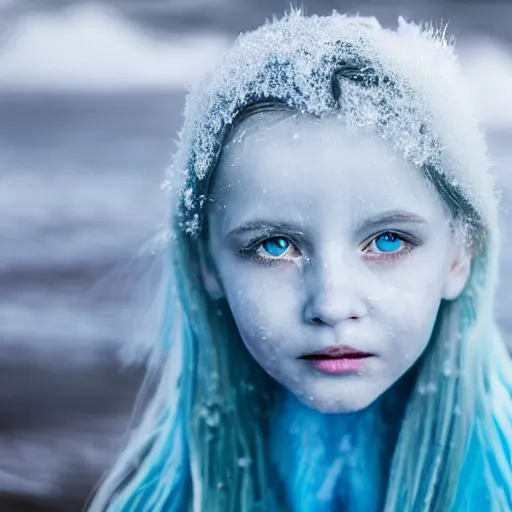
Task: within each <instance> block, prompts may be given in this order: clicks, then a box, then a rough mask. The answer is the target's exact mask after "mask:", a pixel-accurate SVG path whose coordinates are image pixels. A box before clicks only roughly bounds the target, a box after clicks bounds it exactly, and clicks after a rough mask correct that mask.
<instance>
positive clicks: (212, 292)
mask: <svg viewBox="0 0 512 512" xmlns="http://www.w3.org/2000/svg"><path fill="white" fill-rule="evenodd" d="M198 247H199V267H200V270H201V279H202V281H203V284H204V287H205V289H206V291H207V293H208V295H209V296H210V298H211V299H213V300H219V299H221V298H222V297H224V290H223V289H222V285H221V283H220V279H219V277H218V275H217V272H216V269H215V265H214V263H213V261H212V259H211V257H210V254H209V252H208V249H207V247H206V242H205V241H204V240H201V241H200V242H199V244H198Z"/></svg>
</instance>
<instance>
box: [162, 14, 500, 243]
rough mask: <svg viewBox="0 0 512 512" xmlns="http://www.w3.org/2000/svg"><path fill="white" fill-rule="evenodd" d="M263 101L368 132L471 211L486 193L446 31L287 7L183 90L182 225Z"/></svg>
mask: <svg viewBox="0 0 512 512" xmlns="http://www.w3.org/2000/svg"><path fill="white" fill-rule="evenodd" d="M351 73H352V74H351ZM261 101H276V102H280V103H282V104H285V105H286V106H288V107H290V108H292V109H295V110H296V111H298V112H299V113H300V112H302V113H309V114H313V115H315V116H318V117H322V116H327V115H337V116H338V117H339V118H340V122H344V123H345V124H346V125H347V126H348V128H349V129H353V130H359V129H366V130H371V131H374V132H376V133H377V134H378V135H380V136H381V137H382V138H384V139H385V140H386V141H387V142H388V143H390V144H391V146H392V147H393V149H394V150H395V151H397V152H398V153H400V154H402V155H403V156H404V157H405V158H406V159H407V160H408V161H410V162H411V163H413V164H414V165H415V166H417V167H428V168H429V169H435V170H436V172H437V173H444V177H443V179H445V180H446V181H450V182H452V183H453V186H454V187H457V188H459V189H460V190H462V191H463V195H465V196H467V197H468V198H471V199H470V202H471V203H472V204H474V205H475V207H476V209H477V211H479V210H484V209H485V206H484V205H485V201H484V199H483V198H485V197H488V195H489V193H491V195H492V190H489V183H490V180H488V179H486V178H482V174H485V172H486V171H487V169H488V168H489V163H488V159H487V151H486V147H485V142H484V140H483V137H482V135H481V133H480V131H479V129H478V125H477V123H476V121H475V119H474V118H473V114H472V109H471V106H470V101H469V95H468V93H467V91H466V90H465V88H464V85H463V79H462V76H461V73H460V70H459V67H458V65H457V63H456V61H455V55H454V51H453V48H452V46H451V44H449V43H448V41H447V40H446V38H445V36H444V33H442V32H440V31H438V30H435V29H433V28H432V27H426V28H424V27H419V26H417V25H412V24H407V23H406V22H405V21H404V20H403V19H400V20H399V27H398V31H396V32H395V31H392V30H388V29H383V28H382V27H381V26H380V25H379V23H378V22H377V21H376V20H375V19H374V18H362V17H349V16H344V15H340V14H337V13H334V14H333V15H332V16H329V17H321V16H311V17H306V16H304V15H303V14H302V12H301V11H298V10H294V11H292V12H291V13H290V14H288V15H286V16H285V17H283V18H282V19H280V20H275V21H273V22H272V23H267V24H265V25H264V26H262V27H260V28H259V29H257V30H255V31H253V32H249V33H247V34H243V35H241V36H239V38H238V39H237V41H236V42H235V44H234V46H233V48H232V49H231V50H230V51H229V52H228V53H227V54H226V55H225V57H224V59H223V61H222V62H221V64H220V66H219V68H218V69H217V70H215V71H214V72H213V73H212V74H210V75H209V76H207V77H205V79H204V80H203V81H202V82H201V83H199V84H198V85H197V86H196V87H195V88H194V89H193V90H192V92H191V94H190V95H189V97H188V98H187V103H186V108H185V114H184V115H185V124H184V127H183V130H182V132H181V134H180V144H179V150H178V153H177V154H176V157H175V160H174V163H173V166H172V173H174V178H176V177H177V176H181V178H182V179H183V180H184V184H183V187H182V189H181V193H180V197H179V199H178V200H179V202H178V206H177V219H178V223H179V227H180V228H181V229H183V230H185V231H186V232H187V233H188V234H190V235H192V236H196V235H197V234H198V232H199V230H200V228H201V221H202V218H201V217H202V212H203V210H204V208H203V207H204V205H205V202H206V194H207V189H208V183H209V179H210V175H211V173H212V171H213V169H214V167H215V165H216V163H217V161H218V157H219V154H220V152H221V149H222V145H223V144H224V140H225V137H226V134H227V133H228V132H229V130H230V127H231V126H232V124H233V122H234V121H235V119H236V116H237V114H238V113H239V112H240V111H241V110H242V109H244V108H247V106H250V105H251V104H254V103H258V102H261ZM482 171H484V172H482ZM174 178H172V177H171V178H170V179H174ZM491 188H492V187H491ZM482 213H484V217H485V212H482Z"/></svg>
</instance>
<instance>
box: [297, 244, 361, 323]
mask: <svg viewBox="0 0 512 512" xmlns="http://www.w3.org/2000/svg"><path fill="white" fill-rule="evenodd" d="M316 266H317V268H316V271H313V272H312V273H311V274H312V275H311V277H310V279H309V283H308V284H309V286H307V288H308V293H307V299H306V302H305V305H304V320H305V321H306V322H307V323H311V324H315V325H328V326H331V327H334V326H336V325H337V324H339V323H341V322H345V321H347V320H358V319H361V318H363V317H365V316H366V315H367V307H366V304H365V301H364V299H363V297H362V293H361V291H362V290H361V289H360V288H361V285H362V283H360V282H359V278H360V277H361V276H359V275H358V272H357V270H356V269H354V268H353V267H351V266H350V265H348V264H347V262H343V261H342V260H341V258H339V253H338V259H337V261H334V262H330V263H317V265H316Z"/></svg>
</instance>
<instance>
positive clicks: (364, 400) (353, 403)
mask: <svg viewBox="0 0 512 512" xmlns="http://www.w3.org/2000/svg"><path fill="white" fill-rule="evenodd" d="M297 398H298V399H299V400H300V401H301V402H302V403H303V404H304V405H307V406H308V407H310V408H311V409H314V410H315V411H318V412H321V413H323V414H349V413H352V412H359V411H362V410H363V409H366V408H367V407H369V406H370V405H371V404H373V403H374V402H375V400H377V398H378V397H377V396H368V397H358V398H354V397H350V398H347V399H346V400H344V399H333V398H332V397H318V396H311V395H308V396H297Z"/></svg>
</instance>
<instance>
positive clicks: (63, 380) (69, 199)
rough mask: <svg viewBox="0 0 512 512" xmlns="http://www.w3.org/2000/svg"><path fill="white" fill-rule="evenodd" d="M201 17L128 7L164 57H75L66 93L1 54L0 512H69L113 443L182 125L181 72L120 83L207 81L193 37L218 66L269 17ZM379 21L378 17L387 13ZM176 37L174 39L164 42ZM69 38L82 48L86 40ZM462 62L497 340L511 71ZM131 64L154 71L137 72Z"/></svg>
mask: <svg viewBox="0 0 512 512" xmlns="http://www.w3.org/2000/svg"><path fill="white" fill-rule="evenodd" d="M178 4H179V5H178ZM205 4H206V2H205V1H202V2H193V3H190V4H187V5H185V4H184V3H180V2H177V3H173V5H174V7H173V8H174V9H175V11H174V12H175V13H176V12H177V13H178V14H179V16H178V18H176V17H172V16H168V14H166V13H168V12H169V10H172V9H171V8H170V7H166V8H165V9H164V7H162V9H163V10H162V12H163V13H164V11H165V13H164V14H165V16H164V15H162V16H163V18H162V19H165V20H170V21H168V22H166V23H164V22H163V21H162V20H161V21H160V22H158V21H157V18H158V16H157V15H156V14H155V12H158V11H157V9H156V8H155V10H154V11H151V9H149V8H146V9H144V8H143V7H141V6H142V4H137V3H136V2H132V3H131V4H128V3H127V5H131V6H132V8H131V10H130V8H129V7H126V8H125V11H124V15H125V17H126V19H130V20H138V21H139V22H141V23H142V26H144V27H146V30H150V31H149V32H148V34H151V35H152V37H157V36H158V38H160V37H161V35H162V34H163V29H164V27H167V30H168V31H170V32H171V36H172V37H170V39H169V41H170V42H169V43H168V45H167V46H165V45H164V46H162V47H160V46H158V48H164V47H165V48H167V49H166V50H165V51H164V50H158V49H155V48H157V47H156V46H155V44H156V43H155V42H154V41H155V40H156V39H147V37H148V35H147V34H146V35H144V36H142V35H140V34H139V35H133V39H132V41H133V45H134V46H133V53H131V54H130V55H132V57H133V59H131V58H125V59H124V62H125V64H126V63H127V64H126V66H128V67H125V68H123V69H125V74H124V75H122V74H121V75H116V73H115V72H109V71H108V69H107V68H108V66H102V65H100V64H98V63H97V62H96V61H98V60H101V59H99V57H98V55H97V54H93V53H91V54H87V53H84V54H83V56H82V58H83V60H84V61H86V63H87V65H86V67H87V73H85V74H81V75H80V76H79V79H77V73H79V72H78V71H77V70H76V69H75V68H72V67H71V68H70V65H71V62H72V61H69V62H68V63H67V64H66V66H67V67H66V66H63V67H62V68H61V69H60V71H59V73H61V74H60V75H58V80H53V81H52V79H51V76H50V75H49V74H48V69H50V70H51V68H45V67H44V66H43V65H42V64H41V65H37V66H36V65H35V61H36V60H37V59H36V58H35V57H32V62H34V65H26V66H25V67H23V66H22V65H21V64H20V63H23V62H25V61H24V60H23V59H24V56H26V55H32V56H34V55H36V56H37V52H36V50H35V48H36V46H32V47H31V48H32V49H31V50H30V47H29V45H27V46H24V45H25V43H23V44H21V43H19V44H18V43H17V44H18V46H13V47H12V48H14V49H13V50H12V53H10V54H7V53H4V54H2V53H0V84H2V78H5V81H6V83H7V84H8V85H9V88H8V89H5V88H4V89H3V92H2V94H1V95H0V112H1V115H0V166H1V167H0V168H1V172H0V239H1V240H2V242H3V243H2V251H1V252H0V347H1V350H0V365H1V369H0V410H1V411H2V414H1V415H0V461H1V462H0V496H1V497H3V498H0V499H3V501H0V509H1V510H43V509H44V508H42V507H44V506H45V505H46V507H47V510H53V511H56V510H58V509H59V507H60V508H61V509H62V510H66V511H70V510H79V509H80V505H81V503H82V502H83V500H84V498H85V496H86V495H87V494H88V493H89V492H90V490H91V489H92V487H93V485H94V482H95V481H96V480H97V478H98V476H99V475H100V474H101V473H102V472H103V471H104V470H105V469H106V467H107V466H108V464H109V463H110V462H111V460H112V459H113V457H114V456H115V454H116V452H117V451H118V450H119V448H120V445H121V443H122V441H123V438H124V433H125V431H126V425H127V422H128V419H129V414H130V409H131V406H132V402H133V400H134V397H135V392H136V389H137V387H138V385H139V383H140V379H141V376H142V369H141V368H140V367H130V368H126V369H124V370H122V371H120V366H119V360H120V358H119V349H120V348H122V347H126V346H136V345H144V344H147V343H150V342H151V340H152V335H153V333H154V323H153V322H152V319H154V316H152V314H153V313H152V311H153V310H151V309H148V316H147V317H146V316H144V315H141V314H140V313H138V312H139V311H140V307H139V304H140V302H141V301H143V302H144V304H145V305H147V304H149V305H151V303H150V301H148V299H150V298H151V293H152V285H154V284H155V283H156V282H157V280H158V266H159V263H160V262H159V259H158V257H157V256H152V255H151V253H147V254H145V255H144V256H141V257H139V258H138V259H137V260H136V264H133V262H132V263H131V264H130V260H131V259H132V258H133V257H134V256H136V255H137V252H138V250H139V249H140V247H141V245H143V244H144V243H145V242H146V241H147V240H148V239H150V238H151V237H152V236H153V235H154V234H155V233H156V232H157V231H158V228H159V225H160V223H161V222H162V221H164V220H165V202H164V194H163V193H162V192H161V190H160V182H161V180H162V178H163V173H164V170H165V168H166V166H167V165H168V163H169V160H170V155H171V154H172V151H173V148H174V142H173V140H174V138H175V137H176V131H177V129H178V128H179V126H180V123H181V121H180V112H181V109H182V106H183V100H184V89H183V88H184V86H185V85H186V84H187V83H188V82H189V81H191V80H193V79H194V77H195V76H196V75H195V73H196V71H195V70H194V69H192V71H186V72H184V71H183V69H179V70H176V71H175V72H173V70H172V68H173V66H172V65H169V64H167V68H169V69H167V68H166V71H165V72H161V73H160V74H158V73H156V74H153V75H150V77H149V78H147V79H135V78H133V76H132V75H133V74H134V73H135V72H136V71H137V70H138V71H140V70H144V69H148V68H151V67H155V66H157V65H158V66H163V64H164V63H169V62H173V63H174V62H175V60H174V59H175V57H173V55H174V56H176V55H181V57H180V59H181V60H180V61H179V62H177V65H176V68H178V67H180V66H181V68H183V62H184V60H183V59H185V58H186V59H188V60H189V61H190V62H194V63H195V62H196V61H194V59H195V58H197V59H201V58H202V60H198V61H197V67H206V66H207V65H208V62H207V60H208V59H209V58H210V57H208V59H205V58H204V56H203V57H201V55H202V52H203V50H202V49H201V48H204V46H200V45H199V46H194V45H190V37H189V36H190V33H192V32H190V31H191V30H192V29H193V30H196V31H197V30H201V31H202V32H201V33H203V34H207V35H206V36H205V37H206V39H205V41H207V37H209V35H208V34H209V33H207V32H205V27H210V29H211V28H212V26H213V27H214V28H215V31H216V33H215V34H214V35H213V36H212V37H213V39H212V41H214V45H215V44H216V45H218V46H217V47H216V48H217V50H215V52H218V51H219V49H220V48H221V47H222V45H223V44H224V43H223V41H229V40H230V38H232V37H233V34H234V33H235V32H236V30H239V29H241V28H249V26H248V25H251V26H254V25H255V24H257V23H256V21H255V20H256V19H258V23H259V22H260V20H259V18H261V17H262V16H263V13H265V15H267V16H268V15H269V14H270V13H271V12H272V11H273V9H271V8H270V7H268V6H265V4H264V3H263V4H261V3H256V2H248V3H247V5H246V6H244V7H243V8H242V7H240V6H239V4H236V6H235V4H233V2H227V1H222V2H220V1H213V0H212V2H210V3H209V4H208V5H210V7H211V6H217V7H218V11H219V12H220V13H222V12H228V11H229V9H231V11H230V12H231V14H230V16H231V17H230V18H229V19H228V21H225V20H224V21H219V20H220V15H217V17H216V15H215V14H212V13H214V12H216V11H215V9H210V10H209V11H204V12H203V11H202V9H203V8H204V6H205ZM286 4H287V5H288V3H286ZM13 5H14V4H13ZM20 5H21V4H20ZM23 5H27V6H28V5H29V4H28V3H26V4H23ZM145 5H146V4H145ZM154 5H156V3H155V4H154ZM162 5H163V4H162ZM453 5H454V4H450V8H451V9H452V10H453V9H454V7H453ZM496 5H498V4H497V3H493V4H485V6H487V7H485V6H484V4H478V3H476V4H471V6H468V9H469V14H468V13H467V12H466V14H464V16H461V21H459V23H458V26H459V27H461V28H460V30H461V33H464V32H466V33H472V31H474V30H475V26H476V25H477V22H478V19H479V18H478V16H480V19H483V20H487V19H493V20H495V22H494V23H495V25H493V27H494V26H496V27H498V29H499V27H501V26H502V25H503V23H505V21H504V18H503V17H502V16H501V15H500V12H502V11H499V12H498V11H496V10H495V11H494V13H493V11H492V10H493V9H497V8H496ZM180 6H181V7H180ZM327 7H328V2H322V3H321V5H320V6H319V10H320V11H322V10H323V11H324V12H325V11H326V10H327ZM484 7H485V8H484ZM284 8H286V6H283V8H282V9H280V10H279V11H282V10H284ZM429 8H430V9H431V10H430V11H428V9H429ZM504 8H505V9H508V7H507V6H505V7H504ZM166 9H167V10H166ZM378 9H380V11H381V12H382V11H383V10H384V8H382V7H379V8H378ZM405 9H409V10H411V9H410V8H408V7H405ZM416 9H418V8H416ZM422 9H425V10H426V11H427V12H431V13H432V16H435V17H438V16H437V14H436V13H437V12H439V10H440V7H439V4H435V5H434V4H433V3H431V4H430V5H426V7H425V6H424V7H422ZM309 10H310V11H311V10H312V9H309ZM365 10H370V8H369V7H366V6H365ZM13 12H14V11H12V12H11V14H12V13H13ZM83 12H85V13H86V14H85V16H86V18H80V16H79V17H78V18H75V22H76V23H78V22H80V20H82V21H84V20H85V21H84V24H83V26H89V25H88V23H89V22H90V20H91V19H93V20H94V19H95V18H94V17H96V18H97V19H101V20H103V21H102V23H103V22H105V23H106V21H105V18H104V17H103V14H102V11H101V10H96V11H94V10H92V11H91V10H88V11H83ZM503 12H504V11H503ZM201 13H202V14H201ZM475 13H476V14H475ZM482 13H485V16H484V14H482ZM497 13H498V14H497ZM75 14H76V13H75ZM252 14H254V18H250V16H249V15H252ZM384 15H385V16H388V17H391V14H390V10H389V9H388V10H387V11H386V13H385V14H384ZM87 16H89V18H87ZM91 17H92V18H91ZM98 17H99V18H98ZM97 19H96V21H97ZM176 19H178V20H181V22H180V23H178V22H177V21H176ZM77 20H78V21H77ZM87 20H89V21H87ZM172 20H174V21H172ZM212 20H213V21H212ZM250 20H254V21H250ZM122 23H124V22H121V21H119V20H117V19H115V21H113V25H112V27H114V28H115V29H116V30H117V32H116V31H115V30H111V31H110V33H109V34H108V37H109V38H110V39H108V41H110V42H111V43H112V45H113V46H112V49H111V50H109V48H105V49H104V51H105V53H106V54H108V53H109V51H111V55H114V56H115V55H116V54H119V51H120V48H121V47H122V45H121V46H120V45H119V41H121V42H124V41H126V40H127V39H126V38H127V37H128V36H127V35H126V34H129V33H130V32H129V30H128V29H126V31H125V28H126V27H125V26H124V25H123V24H122ZM215 23H217V25H215ZM486 23H487V22H486ZM487 24H488V23H487ZM79 25H80V23H78V25H77V26H79ZM178 25H179V28H180V31H181V32H180V33H179V34H178V33H174V29H175V28H176V27H178ZM456 25H457V24H456ZM483 25H485V23H484V24H483ZM41 26H42V27H43V30H42V32H41V34H43V35H44V34H46V36H47V38H46V39H47V40H46V43H45V44H46V45H47V46H46V49H45V51H47V52H48V54H51V52H52V51H53V50H55V49H56V48H59V47H63V46H64V44H65V43H66V42H67V41H68V40H69V47H70V48H72V45H73V44H74V43H73V39H72V37H71V36H72V34H73V31H70V29H69V27H67V28H65V27H63V28H62V30H63V33H62V37H61V36H59V34H58V33H55V34H54V39H48V37H49V34H50V33H49V32H45V27H48V26H49V25H44V23H43V25H39V28H41ZM50 26H53V27H55V25H50ZM102 26H105V27H106V26H107V25H102ZM507 26H508V25H507ZM119 27H123V28H119ZM484 28H486V27H485V26H484ZM498 29H497V30H498ZM84 30H85V32H83V34H85V35H83V38H82V39H81V41H82V43H83V42H84V41H86V40H88V39H87V38H88V37H89V36H88V35H87V34H88V32H87V30H86V29H84ZM104 30H105V31H106V32H108V30H107V28H105V29H104ZM130 30H133V29H130ZM176 30H177V29H176ZM77 31H78V29H77ZM120 31H121V32H120ZM123 31H124V32H123ZM498 31H499V30H498ZM119 34H121V36H120V35H119ZM219 34H220V35H219ZM25 35H26V37H28V35H27V34H25ZM29 35H30V34H29ZM36 35H37V34H36ZM50 35H51V34H50ZM64 36H65V37H64ZM31 37H32V36H31ZM52 37H53V36H52ZM105 37H107V35H106V36H105ZM66 38H68V39H66ZM145 38H146V39H145ZM180 38H181V39H180ZM158 40H160V39H158ZM34 41H35V42H34V43H33V44H34V45H35V44H36V42H37V41H39V39H37V37H34ZM66 44H67V43H66ZM105 44H108V43H105ZM158 44H160V43H158ZM144 45H145V46H144ZM180 45H181V46H180ZM169 48H171V49H169ZM180 48H181V49H184V50H183V53H180V51H179V50H180ZM467 48H468V50H467V52H466V54H465V55H466V58H467V67H468V70H469V71H468V73H469V72H471V73H472V75H471V76H472V80H473V83H474V84H475V90H479V91H480V93H479V94H481V95H482V96H481V98H483V100H482V101H480V102H479V105H480V108H482V109H483V110H482V112H483V113H484V116H487V119H486V121H487V124H488V126H489V140H490V149H491V154H492V156H493V158H494V160H495V163H496V171H497V174H498V179H499V185H500V187H501V188H502V189H503V193H504V197H503V201H502V213H503V216H502V224H503V229H504V233H503V244H504V245H503V250H502V256H501V258H502V271H501V279H500V283H499V290H498V301H497V308H496V315H497V318H498V321H499V323H500V326H501V327H502V329H503V330H504V332H505V333H506V335H507V337H508V339H512V337H511V336H510V335H511V334H512V320H510V315H509V311H510V307H511V306H512V300H511V299H510V297H509V294H508V290H509V289H510V287H511V285H512V282H511V281H510V280H511V279H512V277H509V276H512V256H509V254H510V253H511V252H512V251H510V250H509V244H510V242H509V240H511V236H512V218H511V216H510V215H511V214H510V212H508V211H507V205H508V204H510V200H511V199H512V178H511V177H510V173H509V169H510V168H511V167H512V152H511V150H510V147H511V144H510V143H511V141H512V114H510V115H509V114H508V112H512V110H507V109H509V108H510V109H512V103H511V102H512V100H511V99H510V98H509V95H507V94H506V90H507V89H506V88H502V89H501V90H500V89H499V88H498V89H496V88H495V89H492V88H491V92H489V89H488V88H489V87H490V86H492V82H494V81H497V82H499V83H501V84H503V83H504V81H505V82H506V80H508V79H509V77H510V76H512V71H511V72H510V73H509V71H508V69H509V68H508V67H507V66H510V67H511V68H512V64H510V63H512V60H509V53H507V52H508V50H503V51H502V50H496V48H497V47H496V46H490V47H489V49H488V50H485V51H484V54H483V55H482V56H481V57H478V55H477V50H478V51H481V48H482V46H481V45H479V46H478V47H477V48H476V50H472V49H470V46H469V45H468V46H467ZM499 48H502V47H499ZM503 48H505V47H503ZM43 49H44V48H43ZM22 50H23V51H22ZM185 50H186V52H185ZM158 51H160V52H161V53H158ZM16 52H18V53H16ZM23 52H26V53H23ZM173 52H174V53H173ZM187 52H188V53H187ZM493 52H494V53H493ZM71 53H72V52H71ZM156 54H158V56H159V57H158V58H156V57H154V55H156ZM13 55H14V56H17V57H16V59H14V57H13ZM149 55H153V57H149ZM490 55H491V56H492V57H491V58H489V56H490ZM135 56H136V58H135ZM146 57H147V58H152V59H154V60H151V65H150V66H148V67H144V62H145V59H146ZM477 57H478V58H477ZM37 58H38V59H39V57H37ZM176 58H177V57H176ZM9 59H10V60H9ZM41 59H42V58H41ZM137 59H138V60H137ZM478 59H480V60H478ZM500 59H501V60H500ZM108 62H110V65H111V66H114V65H115V61H113V60H111V61H108ZM489 62H491V63H494V64H495V66H494V68H491V71H489V73H490V74H486V73H485V72H483V71H482V73H479V72H478V71H479V70H482V65H483V63H489ZM16 63H18V64H16ZM180 63H181V64H180ZM25 64H26V62H25ZM178 64H179V65H178ZM123 65H124V64H123ZM16 66H18V67H17V68H16ZM129 66H131V67H129ZM79 67H80V66H77V67H76V68H77V69H78V68H79ZM189 67H194V66H189ZM16 69H18V75H16V74H15V73H14V71H15V70H16ZM19 70H21V71H19ZM3 71H6V72H5V73H3ZM7 71H8V73H7ZM114 71H115V69H114ZM25 72H26V73H25ZM140 72H141V73H142V71H140ZM20 73H21V74H20ZM23 73H25V75H24V74H23ZM27 73H28V74H27ZM109 73H110V74H109ZM500 73H501V75H500V76H501V78H500V79H499V80H496V79H495V77H496V76H497V75H498V74H500ZM22 75H23V76H29V78H30V80H26V81H25V82H23V80H22V82H23V84H24V86H23V88H22V90H19V91H16V90H15V89H14V88H13V86H12V84H13V82H12V80H13V77H15V76H18V78H19V77H20V76H22ZM86 75H90V76H89V77H88V76H86ZM482 75H483V76H482ZM128 76H130V77H131V78H128ZM91 77H92V78H91ZM88 80H89V82H88ZM489 82H491V84H490V85H489ZM84 84H86V85H85V86H84ZM87 84H88V85H87ZM486 87H487V89H486ZM57 89H58V92H55V91H56V90H57ZM52 91H54V92H52ZM500 94H501V96H500ZM507 98H508V103H507ZM127 265H128V266H127ZM123 269H127V270H126V271H124V270H123ZM151 269H155V270H154V273H153V270H151ZM128 278H129V279H128ZM131 318H135V320H134V321H130V320H129V319H131ZM9 507H11V508H9ZM23 507H25V508H23ZM38 507H41V508H38Z"/></svg>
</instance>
